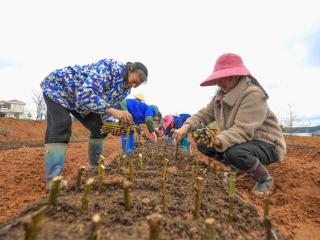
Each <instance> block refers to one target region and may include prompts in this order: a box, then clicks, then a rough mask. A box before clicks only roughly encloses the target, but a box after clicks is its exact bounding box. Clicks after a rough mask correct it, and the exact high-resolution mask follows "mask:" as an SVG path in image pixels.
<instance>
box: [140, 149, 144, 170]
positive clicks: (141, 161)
mask: <svg viewBox="0 0 320 240" xmlns="http://www.w3.org/2000/svg"><path fill="white" fill-rule="evenodd" d="M143 169H144V164H143V156H142V154H141V153H139V170H140V171H141V172H142V171H143Z"/></svg>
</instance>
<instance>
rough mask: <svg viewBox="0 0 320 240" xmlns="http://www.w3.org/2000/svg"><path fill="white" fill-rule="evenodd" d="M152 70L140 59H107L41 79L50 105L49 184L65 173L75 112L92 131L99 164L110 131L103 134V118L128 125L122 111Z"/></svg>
mask: <svg viewBox="0 0 320 240" xmlns="http://www.w3.org/2000/svg"><path fill="white" fill-rule="evenodd" d="M147 77H148V70H147V68H146V67H145V65H143V64H142V63H140V62H135V63H130V62H128V63H127V64H123V63H121V62H118V61H115V60H112V59H103V60H100V61H98V62H96V63H93V64H88V65H83V66H79V65H75V66H68V67H65V68H63V69H58V70H55V71H54V72H52V73H51V74H50V75H49V76H47V77H46V78H45V79H44V80H43V81H42V82H41V88H42V90H43V96H44V100H45V102H46V105H47V121H48V125H47V130H46V135H45V173H46V178H47V186H48V188H50V186H51V184H50V183H51V180H52V179H53V178H54V177H55V176H58V175H60V174H61V171H62V169H63V165H64V160H65V156H66V148H67V144H68V143H69V139H70V136H71V124H72V120H71V116H70V114H71V115H73V116H74V117H75V118H76V119H78V120H79V121H80V122H81V123H82V124H83V125H84V126H85V127H86V128H87V129H88V130H89V131H90V138H89V143H88V155H89V163H90V166H97V164H98V158H99V155H100V154H101V153H102V152H103V146H104V139H105V137H106V134H101V133H100V128H101V125H102V119H103V118H104V117H105V115H109V116H110V115H111V116H113V117H115V118H117V119H119V120H120V121H121V122H123V123H125V124H131V123H132V116H131V114H130V113H129V112H127V111H122V110H118V109H117V106H118V105H119V102H120V101H122V100H123V99H125V98H126V97H127V96H128V95H129V94H130V91H131V88H132V87H134V88H135V87H138V86H139V85H140V84H142V83H145V82H146V81H147Z"/></svg>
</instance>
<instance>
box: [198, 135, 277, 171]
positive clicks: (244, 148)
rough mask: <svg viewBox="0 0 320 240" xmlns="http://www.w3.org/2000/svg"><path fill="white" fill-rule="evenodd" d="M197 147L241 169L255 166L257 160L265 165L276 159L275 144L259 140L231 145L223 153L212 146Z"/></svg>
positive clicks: (207, 154) (208, 154) (200, 145)
mask: <svg viewBox="0 0 320 240" xmlns="http://www.w3.org/2000/svg"><path fill="white" fill-rule="evenodd" d="M197 148H198V149H199V151H200V152H202V153H203V154H205V155H206V156H208V157H212V158H215V159H216V160H218V161H219V162H221V163H223V164H225V165H228V166H234V167H236V168H238V169H240V170H243V171H246V170H249V169H251V168H252V167H253V166H255V164H256V162H257V160H259V161H260V162H261V163H262V164H265V165H269V164H271V163H274V162H276V161H278V155H277V152H276V149H275V146H274V145H272V144H268V143H266V142H263V141H259V140H252V141H249V142H246V143H242V144H236V145H233V146H232V147H230V148H228V149H227V150H226V151H225V152H223V153H220V152H217V151H216V150H215V149H214V148H207V147H206V145H204V144H198V145H197Z"/></svg>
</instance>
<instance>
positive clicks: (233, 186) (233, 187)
mask: <svg viewBox="0 0 320 240" xmlns="http://www.w3.org/2000/svg"><path fill="white" fill-rule="evenodd" d="M228 177H229V181H228V183H229V184H228V187H229V188H228V193H229V218H230V221H232V220H233V219H234V199H235V194H236V173H235V172H234V171H232V172H230V173H229V176H228Z"/></svg>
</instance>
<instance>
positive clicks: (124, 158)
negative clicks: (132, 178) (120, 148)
mask: <svg viewBox="0 0 320 240" xmlns="http://www.w3.org/2000/svg"><path fill="white" fill-rule="evenodd" d="M122 161H123V164H124V165H127V164H128V156H127V155H126V154H123V156H122Z"/></svg>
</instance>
